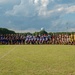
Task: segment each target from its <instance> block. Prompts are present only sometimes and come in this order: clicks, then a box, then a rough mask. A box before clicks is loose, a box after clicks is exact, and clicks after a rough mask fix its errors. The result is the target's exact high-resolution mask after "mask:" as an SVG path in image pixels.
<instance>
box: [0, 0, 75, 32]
mask: <svg viewBox="0 0 75 75" xmlns="http://www.w3.org/2000/svg"><path fill="white" fill-rule="evenodd" d="M0 27H3V28H8V29H13V30H15V31H19V32H20V31H21V32H22V31H27V32H29V31H30V32H35V31H39V30H40V29H41V28H42V27H43V28H45V30H46V31H49V32H58V31H75V0H0Z"/></svg>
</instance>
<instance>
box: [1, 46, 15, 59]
mask: <svg viewBox="0 0 75 75" xmlns="http://www.w3.org/2000/svg"><path fill="white" fill-rule="evenodd" d="M15 49H16V47H14V48H12V49H11V50H10V51H8V52H7V53H5V54H4V55H3V56H1V57H0V59H2V58H4V57H5V56H7V55H8V54H9V53H11V52H12V51H13V50H15Z"/></svg>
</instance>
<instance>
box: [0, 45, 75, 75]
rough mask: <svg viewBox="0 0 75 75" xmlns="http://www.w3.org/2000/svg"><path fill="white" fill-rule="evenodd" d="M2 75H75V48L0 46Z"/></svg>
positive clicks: (68, 46) (65, 46)
mask: <svg viewBox="0 0 75 75" xmlns="http://www.w3.org/2000/svg"><path fill="white" fill-rule="evenodd" d="M0 75H75V46H74V45H0Z"/></svg>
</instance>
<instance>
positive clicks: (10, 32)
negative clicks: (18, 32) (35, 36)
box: [0, 28, 15, 34]
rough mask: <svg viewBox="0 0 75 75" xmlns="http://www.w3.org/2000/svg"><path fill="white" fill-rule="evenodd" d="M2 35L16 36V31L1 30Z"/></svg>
mask: <svg viewBox="0 0 75 75" xmlns="http://www.w3.org/2000/svg"><path fill="white" fill-rule="evenodd" d="M0 34H15V31H12V30H8V29H7V28H0Z"/></svg>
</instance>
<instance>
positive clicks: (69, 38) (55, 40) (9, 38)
mask: <svg viewBox="0 0 75 75" xmlns="http://www.w3.org/2000/svg"><path fill="white" fill-rule="evenodd" d="M1 44H5V45H8V44H9V45H16V44H67V45H68V44H75V34H52V35H50V34H48V35H45V34H44V35H36V36H34V35H27V36H25V35H23V34H5V35H2V34H1V35H0V45H1Z"/></svg>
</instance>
